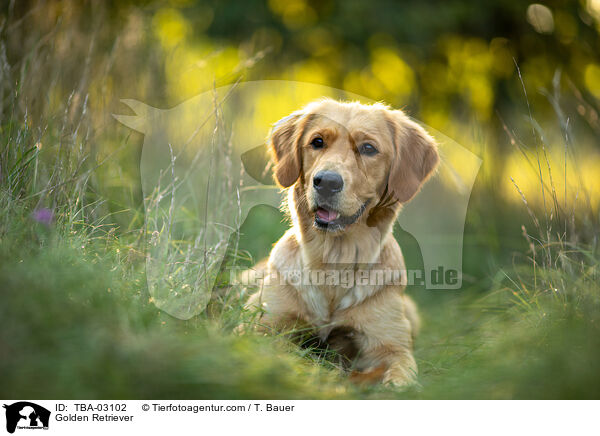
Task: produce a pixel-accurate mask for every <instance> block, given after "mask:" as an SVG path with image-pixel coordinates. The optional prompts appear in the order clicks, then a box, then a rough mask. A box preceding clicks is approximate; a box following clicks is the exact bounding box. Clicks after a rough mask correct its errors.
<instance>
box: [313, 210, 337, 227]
mask: <svg viewBox="0 0 600 436" xmlns="http://www.w3.org/2000/svg"><path fill="white" fill-rule="evenodd" d="M338 215H339V214H338V213H337V212H335V211H333V210H327V209H323V208H321V207H320V208H318V209H317V216H318V217H319V218H320V219H321V220H323V221H325V222H327V223H329V222H331V221H333V220H335V219H336V218H337V217H338Z"/></svg>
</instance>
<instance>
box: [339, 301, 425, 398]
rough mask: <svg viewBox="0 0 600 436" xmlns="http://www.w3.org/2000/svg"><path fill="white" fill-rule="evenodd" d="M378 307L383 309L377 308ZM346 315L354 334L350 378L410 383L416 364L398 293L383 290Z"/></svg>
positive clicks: (413, 376) (409, 325)
mask: <svg viewBox="0 0 600 436" xmlns="http://www.w3.org/2000/svg"><path fill="white" fill-rule="evenodd" d="M382 307H385V310H381V308H382ZM415 314H416V312H415ZM348 315H350V319H352V320H353V321H354V323H353V324H354V325H353V326H352V327H353V328H354V329H355V330H356V331H357V333H358V334H357V335H356V345H357V348H358V350H359V352H358V357H357V360H356V362H355V367H356V369H357V371H355V372H354V373H353V376H352V378H353V379H354V380H355V381H359V382H361V381H382V382H383V383H387V384H393V385H397V386H404V385H408V384H411V383H414V382H415V380H416V376H417V364H416V362H415V359H414V356H413V332H412V325H411V322H410V321H409V319H408V318H407V316H406V313H405V302H404V300H403V298H402V295H401V294H400V293H399V292H387V295H378V296H375V297H374V298H372V299H370V300H368V301H366V302H365V303H363V304H362V305H360V306H358V307H356V308H354V309H353V310H352V313H349V314H348Z"/></svg>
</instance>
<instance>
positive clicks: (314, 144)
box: [310, 137, 325, 150]
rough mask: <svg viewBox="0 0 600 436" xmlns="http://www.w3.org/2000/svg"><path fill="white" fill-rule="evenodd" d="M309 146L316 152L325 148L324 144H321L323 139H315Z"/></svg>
mask: <svg viewBox="0 0 600 436" xmlns="http://www.w3.org/2000/svg"><path fill="white" fill-rule="evenodd" d="M310 145H312V147H313V148H314V149H315V150H317V149H319V148H323V147H324V146H325V143H324V142H323V138H319V137H317V138H315V139H313V140H312V141H311V142H310Z"/></svg>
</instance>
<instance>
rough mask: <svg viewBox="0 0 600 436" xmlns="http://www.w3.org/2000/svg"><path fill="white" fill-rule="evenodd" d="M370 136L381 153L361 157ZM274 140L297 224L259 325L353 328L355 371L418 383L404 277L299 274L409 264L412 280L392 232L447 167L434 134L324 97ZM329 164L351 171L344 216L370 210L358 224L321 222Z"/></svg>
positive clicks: (271, 273) (276, 256) (273, 264)
mask: <svg viewBox="0 0 600 436" xmlns="http://www.w3.org/2000/svg"><path fill="white" fill-rule="evenodd" d="M315 138H321V140H322V142H323V144H324V146H323V147H322V148H320V149H315V148H314V146H313V145H312V144H313V142H314V139H315ZM364 143H369V144H371V145H373V146H375V147H376V149H377V151H378V153H377V154H375V155H372V156H371V155H363V154H361V152H360V149H359V147H360V146H361V144H364ZM270 147H271V150H272V153H273V158H274V161H275V179H276V181H277V183H278V184H279V185H280V186H281V187H282V188H286V189H288V200H287V203H288V204H287V207H288V208H289V211H290V214H291V216H292V221H293V226H292V228H290V229H289V230H288V231H287V232H286V233H285V235H284V236H283V237H282V238H281V239H280V240H279V241H278V242H277V243H276V244H275V246H274V247H273V250H272V251H271V254H270V256H269V259H268V262H267V264H266V272H267V274H266V276H265V279H264V283H263V285H262V287H261V289H260V290H259V291H258V292H256V293H255V294H254V295H252V296H251V297H250V300H249V301H248V303H247V306H248V307H249V308H262V310H263V311H264V312H263V315H262V317H261V320H260V324H262V325H263V326H266V327H269V328H276V329H278V330H285V329H290V328H294V327H297V326H299V325H303V326H304V325H306V326H309V327H311V328H314V329H315V330H316V331H317V332H318V335H319V336H320V337H321V338H322V339H323V340H326V339H327V337H328V336H329V335H330V334H331V333H332V331H333V330H334V329H336V328H343V329H347V331H351V332H352V333H351V334H349V337H351V340H352V342H353V345H354V347H356V349H357V350H358V352H357V354H356V356H355V359H354V368H355V369H356V371H355V376H356V377H355V378H357V379H360V378H361V377H362V378H363V379H369V378H377V379H380V380H382V381H383V382H386V383H394V384H398V385H403V384H407V383H410V382H411V381H413V380H414V377H415V375H416V372H417V365H416V363H415V360H414V358H413V352H412V348H413V337H414V335H415V334H416V332H417V330H418V327H419V317H418V314H417V310H416V306H415V304H414V303H413V302H412V300H410V299H409V298H408V297H407V296H406V295H404V283H405V281H404V280H403V281H402V282H401V283H397V282H393V283H392V282H390V281H388V280H386V281H385V282H384V283H368V284H361V285H358V284H357V285H355V286H352V287H345V286H340V284H339V283H325V284H322V283H321V284H319V285H315V284H313V283H308V284H306V283H304V282H302V281H298V280H293V277H292V275H293V274H297V273H298V272H299V271H300V272H305V273H306V272H308V273H310V272H315V271H332V270H334V271H337V272H348V271H350V272H352V273H353V274H355V275H356V274H360V273H361V272H365V273H368V272H369V271H371V270H386V271H401V272H402V274H403V278H405V271H404V270H405V267H404V259H403V257H402V251H401V250H400V247H399V245H398V243H397V242H396V240H395V239H394V237H393V235H392V232H391V230H392V226H393V223H394V221H395V219H396V217H397V215H398V213H399V211H400V209H401V206H402V204H403V203H406V202H407V201H409V200H410V199H411V198H412V197H413V196H414V195H415V194H416V193H417V192H418V190H419V189H420V187H421V185H422V184H423V183H424V182H425V180H426V179H427V178H428V177H429V176H430V175H431V174H432V172H433V171H434V169H435V167H436V166H437V164H438V160H439V158H438V153H437V146H436V144H435V142H434V140H433V139H432V138H431V137H430V136H429V135H428V134H427V133H426V132H425V131H424V130H423V128H421V127H420V126H419V125H418V124H416V123H414V122H413V121H411V120H410V119H409V118H408V117H406V115H404V113H402V112H401V111H398V110H391V109H389V108H388V107H386V106H384V105H381V104H373V105H363V104H359V103H341V102H336V101H333V100H329V99H324V100H319V101H316V102H313V103H311V104H309V105H308V106H306V107H305V108H304V109H302V110H300V111H298V112H295V113H293V114H292V115H290V116H288V117H286V118H284V119H283V120H281V121H280V122H279V123H277V124H276V125H275V127H274V128H273V130H272V132H271V135H270ZM324 170H327V171H334V172H335V173H337V174H339V175H340V176H341V177H342V178H343V189H342V190H341V192H339V194H337V197H336V204H337V206H336V213H337V212H339V216H348V217H351V216H355V215H356V214H359V212H360V211H361V210H362V211H363V212H362V214H360V216H359V217H358V219H357V220H356V221H355V222H352V223H350V224H348V225H346V226H344V227H343V228H332V230H331V231H329V230H323V229H322V228H318V226H317V225H316V224H315V223H316V218H315V210H316V207H317V206H316V205H317V204H318V201H319V200H318V199H317V198H315V196H316V195H317V194H315V192H316V191H315V186H313V185H314V183H315V182H314V176H315V174H317V173H319V172H322V171H324ZM361 208H362V209H361ZM357 211H358V212H357ZM336 216H337V215H336ZM327 229H329V227H327ZM344 331H346V330H344Z"/></svg>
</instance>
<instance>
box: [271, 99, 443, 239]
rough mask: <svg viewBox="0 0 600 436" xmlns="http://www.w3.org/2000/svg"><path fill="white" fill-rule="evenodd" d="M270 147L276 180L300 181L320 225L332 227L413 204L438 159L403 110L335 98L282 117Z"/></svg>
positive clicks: (288, 183)
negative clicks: (386, 209)
mask: <svg viewBox="0 0 600 436" xmlns="http://www.w3.org/2000/svg"><path fill="white" fill-rule="evenodd" d="M270 147H271V150H272V152H273V157H274V160H275V164H276V165H275V179H276V181H277V183H278V184H279V185H280V186H282V187H284V188H288V187H290V186H292V185H294V184H299V185H297V186H298V188H299V189H300V192H301V196H302V198H301V199H300V200H299V201H303V202H305V207H306V211H308V213H309V214H311V218H312V219H314V226H315V227H316V228H317V229H320V230H323V231H332V232H342V231H345V230H346V229H348V228H350V227H351V226H353V225H355V224H359V223H367V224H369V221H368V219H367V218H368V217H369V215H372V214H374V213H376V211H377V210H378V208H381V207H382V205H385V207H388V208H389V207H392V208H393V207H394V205H398V204H401V203H406V202H408V201H409V200H410V199H411V198H412V197H414V195H415V194H416V193H417V192H418V191H419V189H420V187H421V185H422V184H423V183H424V182H425V180H426V179H427V178H428V177H429V175H430V174H431V173H432V172H433V170H434V169H435V167H436V166H437V164H438V161H439V157H438V153H437V146H436V144H435V141H434V140H433V138H431V136H429V135H428V134H427V133H426V132H425V130H423V128H422V127H421V126H419V125H418V124H416V123H415V122H413V121H411V120H410V119H409V118H408V117H407V116H406V115H404V113H403V112H401V111H399V110H391V109H389V108H387V107H386V106H384V105H381V104H373V105H363V104H360V103H341V102H336V101H333V100H329V99H326V100H320V101H317V102H314V103H311V104H309V105H308V106H306V107H305V108H304V109H303V110H301V111H298V112H295V113H293V114H291V115H289V116H288V117H286V118H284V119H282V120H280V121H279V122H278V123H277V124H276V125H275V127H274V128H273V130H272V132H271V136H270Z"/></svg>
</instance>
